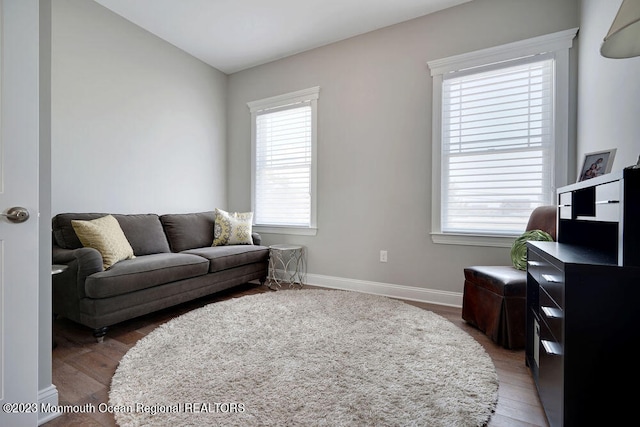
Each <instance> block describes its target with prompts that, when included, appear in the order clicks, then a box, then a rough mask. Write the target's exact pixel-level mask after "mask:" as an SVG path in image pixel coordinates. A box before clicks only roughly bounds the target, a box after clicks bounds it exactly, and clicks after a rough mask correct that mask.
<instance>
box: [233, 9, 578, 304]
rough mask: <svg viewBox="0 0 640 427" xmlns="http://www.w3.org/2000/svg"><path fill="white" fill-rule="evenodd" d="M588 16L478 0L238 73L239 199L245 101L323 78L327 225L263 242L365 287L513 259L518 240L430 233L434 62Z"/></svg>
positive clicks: (246, 150)
mask: <svg viewBox="0 0 640 427" xmlns="http://www.w3.org/2000/svg"><path fill="white" fill-rule="evenodd" d="M579 16H580V13H579V1H578V0H537V1H531V0H475V1H473V2H470V3H466V4H463V5H461V6H457V7H454V8H451V9H448V10H444V11H442V12H439V13H436V14H432V15H429V16H425V17H422V18H419V19H415V20H412V21H408V22H405V23H402V24H398V25H395V26H392V27H388V28H384V29H381V30H378V31H375V32H372V33H368V34H366V35H363V36H359V37H355V38H352V39H349V40H346V41H343V42H338V43H335V44H332V45H330V46H326V47H322V48H318V49H315V50H312V51H309V52H306V53H302V54H299V55H296V56H293V57H289V58H285V59H282V60H279V61H276V62H273V63H269V64H266V65H263V66H259V67H255V68H252V69H249V70H246V71H242V72H238V73H235V74H232V75H231V76H230V78H229V101H228V110H227V114H228V137H229V139H228V141H229V147H228V150H229V163H228V168H229V169H228V171H229V173H228V186H229V190H228V193H229V207H230V209H233V210H248V209H250V203H251V202H250V194H249V189H250V121H249V110H248V108H247V106H246V103H247V102H248V101H253V100H257V99H261V98H265V97H268V96H272V95H278V94H281V93H286V92H290V91H294V90H298V89H304V88H307V87H311V86H316V85H317V86H320V88H321V89H320V99H319V101H318V125H319V127H318V141H319V145H318V180H319V182H318V204H319V210H318V234H317V236H314V237H302V236H286V235H265V236H264V238H265V242H266V243H268V244H271V243H276V242H292V243H300V244H303V245H305V246H307V248H308V272H309V273H311V279H310V282H313V280H316V281H320V282H323V283H324V282H325V281H326V280H325V278H323V277H314V275H317V276H329V277H331V278H332V279H331V280H329V281H335V280H334V279H335V278H339V279H337V281H340V280H342V279H346V280H347V281H352V283H356V285H357V286H360V285H362V288H364V289H365V290H366V289H367V288H368V287H370V286H371V283H372V282H375V283H383V284H392V285H401V286H402V285H404V286H410V287H417V288H426V289H432V290H440V291H450V292H455V293H460V292H462V287H463V272H462V270H463V268H464V267H465V266H468V265H473V264H485V265H489V264H509V263H510V258H509V249H508V248H486V247H466V246H453V245H436V244H433V243H432V242H431V238H430V236H429V232H430V225H431V190H430V189H431V78H430V75H429V69H428V67H427V61H429V60H433V59H439V58H443V57H447V56H451V55H455V54H460V53H465V52H470V51H473V50H476V49H481V48H487V47H492V46H496V45H500V44H504V43H509V42H513V41H517V40H521V39H526V38H529V37H533V36H538V35H543V34H547V33H552V32H556V31H560V30H565V29H569V28H573V27H578V26H579ZM381 249H384V250H387V251H388V262H387V263H380V262H379V251H380V250H381ZM356 281H364V284H361V283H357V282H356ZM318 284H321V283H318ZM432 296H434V297H436V299H437V295H432ZM429 299H432V298H429Z"/></svg>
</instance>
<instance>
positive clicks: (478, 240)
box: [431, 232, 518, 248]
mask: <svg viewBox="0 0 640 427" xmlns="http://www.w3.org/2000/svg"><path fill="white" fill-rule="evenodd" d="M517 237H518V236H515V235H514V236H512V235H480V234H455V233H440V232H437V233H431V240H432V241H433V243H437V244H443V245H462V246H489V247H497V248H510V247H511V246H513V242H514V241H515V239H516V238H517Z"/></svg>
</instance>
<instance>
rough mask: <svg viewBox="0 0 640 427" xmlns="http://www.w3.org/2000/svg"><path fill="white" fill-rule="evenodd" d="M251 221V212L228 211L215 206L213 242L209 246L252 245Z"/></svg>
mask: <svg viewBox="0 0 640 427" xmlns="http://www.w3.org/2000/svg"><path fill="white" fill-rule="evenodd" d="M252 221H253V212H244V213H238V212H233V213H229V212H225V211H223V210H222V209H218V208H216V219H215V225H214V227H213V244H212V245H211V246H224V245H252V244H253V239H252V238H251V225H252Z"/></svg>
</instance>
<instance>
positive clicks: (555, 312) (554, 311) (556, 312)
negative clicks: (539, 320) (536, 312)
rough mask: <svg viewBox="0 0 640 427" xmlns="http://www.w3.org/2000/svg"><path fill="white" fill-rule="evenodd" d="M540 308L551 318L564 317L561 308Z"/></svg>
mask: <svg viewBox="0 0 640 427" xmlns="http://www.w3.org/2000/svg"><path fill="white" fill-rule="evenodd" d="M540 310H542V312H543V313H544V315H545V316H547V317H548V318H550V319H562V310H560V309H559V308H555V307H546V306H542V307H540Z"/></svg>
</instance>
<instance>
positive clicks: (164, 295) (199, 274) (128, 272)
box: [52, 212, 269, 341]
mask: <svg viewBox="0 0 640 427" xmlns="http://www.w3.org/2000/svg"><path fill="white" fill-rule="evenodd" d="M105 215H107V214H104V213H63V214H58V215H56V216H55V217H54V218H53V220H52V230H53V264H64V265H66V266H67V269H66V270H64V271H63V272H61V273H59V274H55V275H54V276H53V278H52V280H53V312H54V314H55V315H57V316H64V317H66V318H68V319H70V320H73V321H75V322H77V323H80V324H82V325H85V326H88V327H90V328H92V329H93V334H94V336H95V337H96V339H97V340H98V341H102V340H103V338H104V336H105V334H106V333H107V328H108V327H109V326H111V325H114V324H116V323H119V322H122V321H124V320H128V319H132V318H134V317H137V316H141V315H144V314H147V313H151V312H153V311H156V310H159V309H162V308H166V307H170V306H173V305H176V304H180V303H183V302H186V301H190V300H193V299H195V298H199V297H202V296H205V295H209V294H212V293H215V292H219V291H222V290H224V289H227V288H230V287H232V286H236V285H240V284H243V283H246V282H249V281H251V280H256V279H257V280H259V281H260V283H262V284H264V282H265V280H266V278H267V272H268V264H269V249H268V248H267V247H265V246H261V245H260V243H261V242H260V236H259V235H258V234H257V233H255V232H254V233H252V237H253V243H254V244H253V245H229V246H211V245H212V242H213V231H214V222H215V221H214V219H215V215H214V212H200V213H189V214H168V215H161V216H160V215H156V214H141V215H136V214H113V216H114V217H115V218H116V219H117V220H118V223H119V224H120V227H121V228H122V231H123V232H124V234H125V236H126V237H127V240H128V241H129V243H130V244H131V247H132V248H133V251H134V255H135V258H133V259H127V260H123V261H120V262H118V263H116V264H115V265H113V266H111V267H110V268H108V269H107V270H104V269H103V266H102V256H101V255H100V252H98V251H97V250H96V249H93V248H89V247H83V246H82V244H81V243H80V240H79V239H78V237H77V235H76V233H75V231H74V229H73V226H72V225H71V221H72V220H93V219H96V218H100V217H103V216H105Z"/></svg>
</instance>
